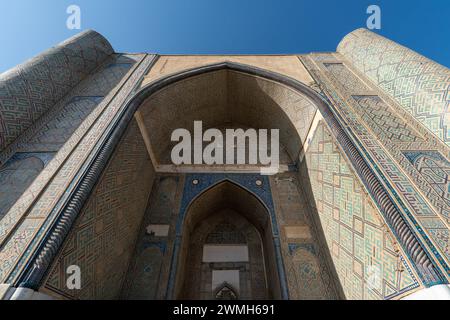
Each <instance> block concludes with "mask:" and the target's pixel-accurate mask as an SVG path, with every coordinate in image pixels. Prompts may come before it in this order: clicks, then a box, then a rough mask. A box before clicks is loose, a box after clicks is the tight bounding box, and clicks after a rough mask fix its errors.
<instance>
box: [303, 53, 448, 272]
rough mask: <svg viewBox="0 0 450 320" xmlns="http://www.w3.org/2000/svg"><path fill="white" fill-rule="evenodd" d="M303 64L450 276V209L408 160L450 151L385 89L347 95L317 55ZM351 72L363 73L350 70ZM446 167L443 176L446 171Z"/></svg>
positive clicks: (439, 193) (435, 189)
mask: <svg viewBox="0 0 450 320" xmlns="http://www.w3.org/2000/svg"><path fill="white" fill-rule="evenodd" d="M336 57H338V58H339V55H338V54H335V55H334V58H336ZM302 59H303V58H302ZM341 60H342V57H341ZM303 61H304V63H305V64H306V65H307V66H308V68H309V69H310V71H311V72H312V73H313V74H314V75H315V77H316V80H317V81H318V82H320V83H321V88H322V89H324V90H325V91H326V93H327V94H328V96H329V98H330V100H331V101H332V103H333V104H335V112H337V113H339V114H340V116H341V117H342V118H343V121H345V122H346V124H347V128H346V130H348V131H350V132H351V133H350V134H351V135H352V136H353V137H354V139H355V142H356V143H357V144H359V145H360V147H361V148H362V150H363V153H365V155H366V156H367V157H368V158H369V159H370V158H372V159H373V160H372V161H374V165H375V166H374V168H375V169H376V170H377V171H378V172H379V174H381V175H382V176H384V177H385V178H384V179H386V180H387V182H388V187H389V189H390V192H391V193H392V194H393V195H394V196H395V197H396V198H397V199H398V201H400V202H399V203H400V205H401V207H402V210H403V212H404V213H405V215H406V216H407V217H408V219H409V220H410V221H411V224H412V225H413V227H414V228H415V229H416V232H417V233H418V234H420V236H421V237H422V238H423V240H424V241H425V243H426V245H427V246H428V248H429V250H430V251H431V252H433V256H432V258H433V259H436V260H437V261H439V264H440V265H441V266H442V269H443V271H444V274H445V275H447V276H450V267H449V263H450V259H449V258H448V254H447V252H448V251H449V247H450V243H448V242H445V241H442V239H443V237H442V236H441V234H442V232H443V230H445V229H447V230H448V226H446V223H448V222H449V221H450V206H449V204H448V201H447V200H446V199H444V198H443V197H442V196H443V194H442V192H440V191H439V190H438V189H437V188H436V186H433V183H432V182H431V179H429V178H427V177H426V176H424V174H423V173H424V172H423V171H422V172H420V171H419V170H418V168H417V167H415V166H414V165H412V164H411V162H410V161H409V160H407V158H406V157H405V155H404V152H405V151H409V150H413V151H417V150H425V151H427V150H433V149H434V150H436V149H437V150H439V151H440V152H445V154H447V153H448V152H449V150H448V147H447V146H446V145H439V142H438V140H437V139H436V138H435V137H434V136H432V135H431V134H430V133H428V132H427V130H425V131H424V130H422V128H421V125H420V124H419V123H417V120H415V119H408V117H407V116H408V115H405V114H403V113H400V110H398V109H395V108H394V107H393V105H394V106H395V102H391V101H390V100H389V99H388V98H385V96H384V95H382V94H381V91H380V90H379V89H378V90H377V89H374V88H371V89H370V90H369V91H368V92H366V93H365V94H364V95H361V93H359V94H354V93H355V92H351V91H347V90H345V89H344V86H343V85H342V84H341V83H339V82H338V81H336V79H335V78H334V77H330V76H329V75H327V71H328V70H327V68H325V67H324V66H323V63H322V61H320V62H319V61H316V60H315V56H314V55H312V56H311V59H303ZM310 61H311V62H310ZM312 61H316V63H314V62H312ZM346 67H347V68H348V69H349V70H351V71H353V72H357V71H356V70H354V69H352V67H350V66H348V65H347V66H346ZM359 77H364V76H363V75H359ZM343 81H345V79H343ZM387 101H389V105H388V103H387ZM391 103H393V105H392V104H391ZM397 111H398V112H397ZM407 119H408V120H407ZM441 164H442V162H439V165H441ZM445 167H446V166H445V165H444V166H443V167H442V168H441V169H440V171H445ZM419 191H421V192H422V193H421V192H419ZM430 204H431V205H430ZM441 218H442V219H441ZM446 221H447V222H446ZM444 238H445V237H444Z"/></svg>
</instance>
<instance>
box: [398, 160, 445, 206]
mask: <svg viewBox="0 0 450 320" xmlns="http://www.w3.org/2000/svg"><path fill="white" fill-rule="evenodd" d="M403 154H404V155H405V157H406V158H407V159H408V160H409V161H410V162H411V164H412V165H414V167H415V168H416V169H417V171H418V172H419V173H420V174H421V175H422V177H424V178H425V179H426V181H427V182H428V183H429V185H430V186H431V187H432V188H433V189H434V190H435V191H436V193H438V194H439V196H440V198H441V200H442V201H443V202H444V203H446V204H447V207H449V208H450V161H448V160H447V159H446V158H444V156H442V154H441V153H440V152H438V151H403Z"/></svg>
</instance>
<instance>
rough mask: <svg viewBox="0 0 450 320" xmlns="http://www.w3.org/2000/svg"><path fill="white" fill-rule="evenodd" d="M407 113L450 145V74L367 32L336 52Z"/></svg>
mask: <svg viewBox="0 0 450 320" xmlns="http://www.w3.org/2000/svg"><path fill="white" fill-rule="evenodd" d="M337 51H338V52H339V53H341V54H342V55H344V56H345V57H346V58H347V59H348V60H349V61H350V62H351V63H352V64H353V65H354V66H355V67H356V68H357V69H358V70H359V71H361V72H362V73H363V74H365V75H366V76H367V77H368V78H370V79H371V80H372V81H373V82H374V83H375V84H376V85H378V86H379V87H380V88H381V89H382V90H384V91H385V92H386V93H387V94H389V95H390V96H391V97H393V98H394V99H395V100H396V101H397V102H398V103H399V104H400V105H401V106H402V107H403V108H404V109H405V110H407V111H408V112H409V113H410V114H411V115H413V116H414V118H415V119H417V120H418V121H419V122H421V123H422V124H423V125H424V126H425V127H427V128H428V129H429V130H430V131H431V132H433V133H434V134H435V135H436V136H437V137H438V138H439V139H441V140H442V141H444V142H445V143H446V144H447V145H450V116H449V115H450V108H449V105H450V70H449V69H447V68H446V67H444V66H442V65H440V64H438V63H436V62H434V61H431V60H429V59H427V58H425V57H423V56H421V55H419V54H418V53H416V52H414V51H412V50H410V49H408V48H405V47H403V46H401V45H399V44H397V43H395V42H393V41H391V40H389V39H386V38H383V37H381V36H379V35H377V34H376V33H373V32H371V31H368V30H366V29H358V30H356V31H354V32H352V33H350V34H349V35H347V36H346V37H345V38H344V39H343V40H342V41H341V43H340V44H339V47H338V49H337Z"/></svg>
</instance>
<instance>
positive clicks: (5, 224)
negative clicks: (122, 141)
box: [0, 54, 154, 283]
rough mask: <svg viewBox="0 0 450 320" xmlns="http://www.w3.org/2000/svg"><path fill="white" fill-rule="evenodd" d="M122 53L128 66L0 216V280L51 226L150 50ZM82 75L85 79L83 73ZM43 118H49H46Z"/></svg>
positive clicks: (14, 271)
mask: <svg viewBox="0 0 450 320" xmlns="http://www.w3.org/2000/svg"><path fill="white" fill-rule="evenodd" d="M126 56H127V57H131V58H132V59H136V62H135V63H134V65H133V66H132V68H131V70H129V71H128V72H127V75H126V76H124V77H123V78H122V79H120V81H119V82H118V83H117V85H116V86H115V87H114V88H113V89H112V90H111V91H110V92H109V93H108V94H107V95H106V96H105V98H104V99H103V100H102V101H101V102H100V103H99V104H98V106H97V107H96V108H94V110H93V111H92V112H91V113H90V114H89V115H88V116H87V117H86V118H85V120H84V121H83V122H82V123H81V124H80V125H79V126H78V128H77V129H76V131H75V132H74V133H73V134H72V135H71V137H70V138H69V139H68V140H67V142H66V143H65V144H64V145H63V146H62V147H61V149H60V150H59V151H58V152H57V153H56V155H55V157H54V158H53V159H52V160H51V161H50V163H49V164H48V165H47V166H46V167H45V168H44V170H43V171H42V173H41V175H44V176H43V177H42V179H35V180H34V182H33V183H32V185H31V186H30V188H29V189H28V190H27V191H25V192H24V194H23V195H22V196H21V197H20V199H19V200H18V201H17V202H16V203H15V205H14V206H13V207H12V208H11V209H10V210H9V212H8V213H7V214H6V215H5V216H4V217H3V219H2V220H1V221H0V242H1V243H2V250H1V251H0V279H2V280H1V281H3V282H4V281H8V283H12V282H14V281H15V280H16V279H17V276H18V273H19V272H20V271H21V270H22V268H23V267H24V266H25V265H26V263H27V259H28V258H29V255H30V252H33V250H34V249H35V248H36V246H37V245H38V243H39V241H40V239H41V238H42V236H43V235H44V234H45V231H46V230H47V229H48V228H49V227H50V226H51V222H52V221H53V219H54V218H55V212H56V211H55V210H53V208H54V207H55V206H56V205H57V204H58V201H60V199H61V198H63V197H65V196H67V190H68V189H70V188H73V187H74V185H73V184H71V182H72V181H73V180H72V179H74V178H75V177H76V175H77V173H78V172H79V171H80V168H81V167H82V166H83V165H84V164H85V163H86V161H89V159H90V158H92V157H93V155H95V150H96V147H97V145H98V142H99V140H101V137H102V136H103V134H104V132H105V130H108V128H109V127H110V126H111V121H112V120H113V119H114V118H115V117H116V116H117V112H119V110H122V109H123V108H124V105H125V103H126V101H127V100H128V98H129V96H130V94H132V93H133V92H134V90H135V88H136V87H137V84H138V83H139V82H140V79H141V77H142V75H143V74H144V72H145V70H147V69H148V67H149V66H150V65H151V64H152V62H153V61H154V56H153V55H139V54H138V55H126ZM112 59H114V56H113V57H112ZM119 59H121V58H119ZM121 60H122V61H123V59H121ZM107 62H108V61H107ZM85 81H89V78H88V79H85ZM82 85H83V84H80V85H79V86H77V87H76V88H74V89H73V94H74V95H75V96H77V95H78V91H77V90H78V89H79V87H82ZM69 101H70V99H69ZM50 113H51V112H50ZM57 114H58V112H56V114H54V117H56V116H57ZM49 120H51V119H48V120H47V121H49ZM44 125H45V123H44ZM36 195H37V196H36Z"/></svg>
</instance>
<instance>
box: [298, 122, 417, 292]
mask: <svg viewBox="0 0 450 320" xmlns="http://www.w3.org/2000/svg"><path fill="white" fill-rule="evenodd" d="M305 160H306V162H305V164H304V165H305V166H306V169H305V170H306V172H307V174H308V177H305V179H309V181H310V183H311V194H310V197H311V198H310V199H312V201H313V203H312V205H313V206H314V207H316V208H317V211H318V214H319V218H320V223H321V225H322V228H323V231H324V234H325V238H326V241H327V244H328V247H329V249H330V251H331V256H332V260H333V262H334V265H335V267H336V270H337V273H338V275H339V280H340V283H341V285H342V288H343V290H344V293H345V296H346V298H347V299H388V298H392V297H395V296H398V295H399V294H402V293H404V292H406V291H408V290H411V289H413V288H416V287H418V286H419V283H418V282H417V280H416V279H415V276H414V275H413V273H412V272H411V270H410V268H409V266H408V265H407V264H406V263H405V262H404V261H403V258H402V256H401V254H400V252H399V251H398V248H397V247H396V246H395V245H394V243H395V240H393V236H392V234H391V233H390V232H389V231H387V229H385V226H384V223H383V222H382V220H381V214H380V213H379V212H378V209H376V206H375V204H374V203H373V202H372V200H371V199H370V198H369V197H368V195H367V194H366V193H365V192H364V189H363V187H362V185H361V183H360V181H359V179H358V178H357V177H356V176H355V174H354V173H353V171H352V170H351V169H350V166H349V165H348V164H347V162H346V159H345V157H344V156H343V155H342V154H341V152H340V150H339V149H338V147H337V145H336V144H335V142H334V141H333V139H332V136H331V135H330V133H329V131H328V129H327V128H326V126H325V125H324V124H323V123H321V124H319V126H318V128H317V131H316V133H315V136H314V138H313V141H312V143H311V146H310V148H309V150H308V152H307V153H306V158H305ZM306 181H308V180H306Z"/></svg>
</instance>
